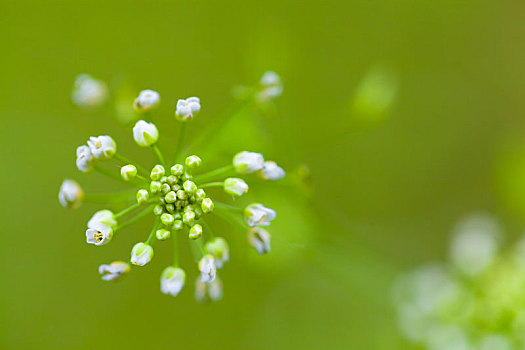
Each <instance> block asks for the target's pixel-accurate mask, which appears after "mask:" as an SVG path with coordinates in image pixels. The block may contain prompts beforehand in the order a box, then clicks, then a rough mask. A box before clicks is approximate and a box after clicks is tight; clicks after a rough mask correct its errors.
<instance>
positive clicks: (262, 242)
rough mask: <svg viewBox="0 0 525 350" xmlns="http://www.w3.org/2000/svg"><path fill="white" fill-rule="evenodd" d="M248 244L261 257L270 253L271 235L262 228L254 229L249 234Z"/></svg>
mask: <svg viewBox="0 0 525 350" xmlns="http://www.w3.org/2000/svg"><path fill="white" fill-rule="evenodd" d="M248 242H249V243H250V245H251V246H252V247H254V248H255V250H256V251H257V253H259V255H264V254H266V253H269V252H270V234H269V233H268V231H266V230H265V229H263V228H261V227H253V228H251V229H250V231H249V232H248Z"/></svg>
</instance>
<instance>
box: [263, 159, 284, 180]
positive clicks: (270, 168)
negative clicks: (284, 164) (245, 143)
mask: <svg viewBox="0 0 525 350" xmlns="http://www.w3.org/2000/svg"><path fill="white" fill-rule="evenodd" d="M258 174H259V177H261V178H262V179H264V180H273V181H275V180H280V179H282V178H283V177H284V176H285V175H286V172H285V171H284V169H283V168H281V167H280V166H278V165H277V163H275V162H273V161H271V160H270V161H266V162H264V167H263V168H262V169H261V170H259V171H258Z"/></svg>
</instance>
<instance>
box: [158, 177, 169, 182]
mask: <svg viewBox="0 0 525 350" xmlns="http://www.w3.org/2000/svg"><path fill="white" fill-rule="evenodd" d="M160 182H161V183H166V182H168V177H167V176H163V177H161V178H160Z"/></svg>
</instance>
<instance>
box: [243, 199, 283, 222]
mask: <svg viewBox="0 0 525 350" xmlns="http://www.w3.org/2000/svg"><path fill="white" fill-rule="evenodd" d="M275 216H276V214H275V210H273V209H270V208H266V207H265V206H263V205H262V204H259V203H253V204H250V205H248V206H247V207H246V208H245V209H244V219H245V220H246V222H247V223H248V225H249V226H250V227H253V226H268V225H270V221H272V220H273V219H275Z"/></svg>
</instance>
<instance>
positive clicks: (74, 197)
mask: <svg viewBox="0 0 525 350" xmlns="http://www.w3.org/2000/svg"><path fill="white" fill-rule="evenodd" d="M83 198H84V191H83V190H82V188H81V187H80V185H79V184H78V183H77V182H76V181H74V180H69V179H65V180H64V181H63V182H62V185H61V186H60V191H59V192H58V200H59V201H60V204H61V205H62V206H63V207H64V208H71V209H76V208H78V207H79V206H80V204H81V203H82V199H83Z"/></svg>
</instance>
